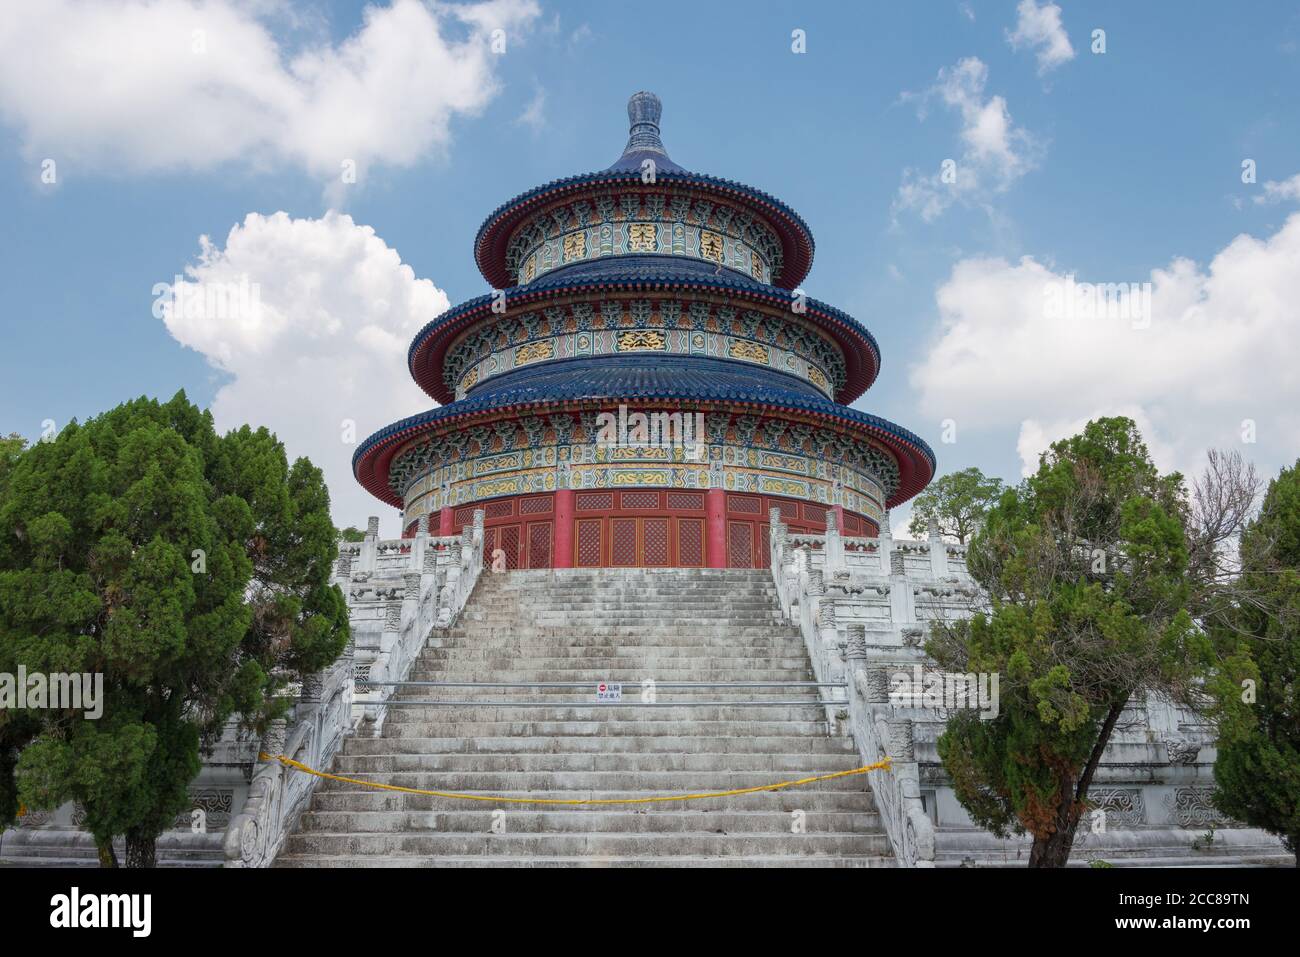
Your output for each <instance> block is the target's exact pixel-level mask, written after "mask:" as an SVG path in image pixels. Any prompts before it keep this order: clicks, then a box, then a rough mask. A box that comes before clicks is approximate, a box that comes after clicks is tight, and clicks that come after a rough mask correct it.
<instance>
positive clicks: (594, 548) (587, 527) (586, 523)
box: [576, 518, 601, 568]
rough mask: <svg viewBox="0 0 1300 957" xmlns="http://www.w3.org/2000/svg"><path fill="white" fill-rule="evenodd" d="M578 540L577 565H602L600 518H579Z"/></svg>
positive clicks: (586, 566) (594, 566) (585, 566)
mask: <svg viewBox="0 0 1300 957" xmlns="http://www.w3.org/2000/svg"><path fill="white" fill-rule="evenodd" d="M577 525H578V533H577V535H576V538H577V541H578V556H577V565H578V566H579V567H580V568H596V567H599V566H600V526H601V521H600V519H598V518H588V519H579V520H578V522H577Z"/></svg>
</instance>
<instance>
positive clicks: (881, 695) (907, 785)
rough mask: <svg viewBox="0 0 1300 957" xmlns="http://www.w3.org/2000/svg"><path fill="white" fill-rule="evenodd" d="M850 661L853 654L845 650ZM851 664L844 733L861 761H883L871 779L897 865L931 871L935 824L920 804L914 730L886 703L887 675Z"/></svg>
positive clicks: (875, 669) (909, 721) (919, 781)
mask: <svg viewBox="0 0 1300 957" xmlns="http://www.w3.org/2000/svg"><path fill="white" fill-rule="evenodd" d="M849 655H850V658H851V659H853V658H854V657H855V656H854V652H853V651H852V649H851V650H850V652H849ZM862 664H864V662H862V661H861V660H852V661H851V665H850V667H851V668H852V671H853V680H852V681H851V682H850V683H849V731H850V733H851V734H852V735H853V741H854V743H855V744H857V746H858V753H859V754H860V755H861V756H862V760H863V761H864V762H865V763H868V764H871V763H874V762H876V761H881V760H883V759H885V758H888V759H889V761H890V767H889V770H888V771H881V772H875V773H873V774H872V776H871V792H872V795H873V796H874V797H875V800H876V809H877V811H879V813H880V820H881V823H882V824H884V827H885V833H886V834H888V835H889V843H890V845H891V847H892V848H893V851H894V859H895V860H897V861H898V863H899V865H900V866H902V867H934V824H933V822H932V821H931V820H930V815H929V814H927V813H926V810H925V802H924V801H922V800H921V772H920V767H919V766H918V764H917V761H916V746H915V740H914V726H913V724H912V721H911V719H909V718H905V717H898V716H895V714H894V708H893V706H892V705H891V704H890V703H889V673H888V671H887V670H885V669H883V668H871V669H868V668H866V667H862V666H861V665H862Z"/></svg>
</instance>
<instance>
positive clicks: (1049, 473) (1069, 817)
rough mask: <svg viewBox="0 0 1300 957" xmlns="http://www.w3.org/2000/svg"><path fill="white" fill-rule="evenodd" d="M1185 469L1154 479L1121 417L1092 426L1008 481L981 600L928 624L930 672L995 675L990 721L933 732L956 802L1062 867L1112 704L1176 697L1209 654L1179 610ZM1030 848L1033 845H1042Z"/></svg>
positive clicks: (980, 555)
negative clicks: (977, 609) (1149, 694)
mask: <svg viewBox="0 0 1300 957" xmlns="http://www.w3.org/2000/svg"><path fill="white" fill-rule="evenodd" d="M1183 511H1184V509H1183V500H1182V488H1181V478H1180V477H1179V476H1178V475H1170V476H1163V477H1162V476H1160V475H1159V474H1158V473H1157V471H1156V469H1155V467H1154V466H1153V465H1152V464H1151V461H1150V459H1149V457H1148V455H1147V451H1146V447H1145V446H1144V445H1143V443H1142V440H1141V437H1140V435H1139V434H1138V432H1137V429H1136V427H1135V426H1134V424H1133V423H1132V422H1131V421H1130V420H1128V419H1122V418H1116V419H1100V420H1097V421H1094V422H1090V423H1088V425H1087V426H1086V428H1085V429H1084V431H1083V432H1082V433H1081V434H1080V435H1077V436H1074V437H1073V438H1070V439H1067V440H1064V441H1061V442H1057V443H1055V444H1054V445H1053V446H1052V448H1051V450H1050V451H1049V452H1048V453H1046V454H1045V455H1044V456H1043V459H1042V461H1041V462H1040V465H1039V468H1038V471H1037V473H1036V474H1035V475H1033V476H1032V477H1030V478H1029V479H1027V480H1026V481H1025V482H1024V483H1023V484H1022V485H1021V486H1019V487H1017V488H1014V489H1008V490H1006V491H1005V492H1004V493H1003V494H1002V496H1001V498H1000V499H999V500H998V502H997V504H996V505H995V506H994V507H993V508H992V509H991V510H990V511H989V513H988V515H987V517H986V519H985V522H984V524H983V525H982V527H981V528H980V530H979V531H978V532H977V533H976V535H975V538H974V540H973V541H972V543H971V547H970V551H969V554H968V559H969V565H970V569H971V573H972V575H973V576H974V577H975V578H976V580H977V581H978V582H979V584H980V585H981V586H982V587H983V588H984V589H985V591H987V593H988V595H989V601H990V608H989V609H988V610H987V611H986V612H982V613H979V614H976V615H975V616H974V617H973V618H971V619H970V620H968V621H961V622H956V623H953V624H951V625H941V626H937V627H936V629H935V631H934V634H933V636H932V638H931V640H930V641H929V643H928V645H927V648H928V650H929V651H930V653H931V655H932V656H933V657H934V658H935V659H936V661H937V662H938V663H939V665H940V666H941V667H944V668H950V669H952V670H956V671H962V672H983V673H997V674H998V675H999V676H1000V682H1001V686H1000V708H999V713H998V715H997V717H996V718H993V719H990V720H980V719H979V717H978V716H977V715H976V714H974V713H973V712H968V713H963V714H961V715H960V716H958V717H957V718H956V719H954V720H952V721H950V722H949V724H948V727H947V730H946V731H945V733H944V734H943V735H942V737H941V738H940V739H939V742H938V748H939V754H940V757H941V758H942V759H943V762H944V766H945V768H946V769H947V771H948V773H949V774H950V775H951V777H952V780H953V786H954V789H955V791H956V793H957V796H958V798H959V799H960V800H961V802H962V804H963V805H964V806H965V807H966V809H967V811H968V812H969V813H970V815H971V818H972V819H973V820H974V821H975V822H976V823H977V824H979V825H981V826H983V827H986V828H988V829H989V830H991V831H993V832H994V833H996V834H999V835H1005V834H1007V833H1009V832H1014V833H1024V832H1029V833H1030V834H1032V835H1033V836H1034V839H1035V856H1034V857H1031V862H1034V861H1035V860H1037V861H1038V863H1043V864H1052V865H1057V864H1063V863H1064V862H1065V859H1066V858H1068V854H1069V848H1070V844H1071V843H1072V841H1073V833H1074V829H1075V827H1076V826H1077V824H1078V820H1079V816H1080V814H1081V813H1082V811H1083V810H1084V809H1085V808H1086V796H1087V788H1088V784H1089V783H1090V781H1091V777H1092V773H1093V770H1094V769H1095V765H1096V762H1097V760H1099V758H1100V755H1101V751H1102V749H1104V747H1105V745H1106V742H1107V740H1108V739H1109V736H1110V732H1111V729H1112V727H1113V725H1114V722H1115V720H1116V719H1117V718H1118V716H1119V713H1120V711H1121V709H1122V708H1123V706H1124V704H1125V703H1126V702H1127V701H1128V700H1129V699H1130V698H1131V697H1133V696H1134V695H1135V694H1137V693H1139V692H1141V691H1144V690H1154V691H1158V692H1162V693H1165V694H1169V695H1172V696H1175V697H1179V698H1183V699H1186V698H1188V697H1189V696H1190V695H1191V694H1192V693H1193V689H1194V687H1195V685H1196V683H1197V681H1198V680H1199V679H1200V678H1202V677H1203V676H1204V675H1205V674H1207V673H1208V672H1209V671H1210V669H1211V667H1212V665H1213V663H1214V655H1213V651H1212V648H1211V646H1210V643H1209V641H1208V639H1207V638H1206V637H1205V636H1204V635H1203V634H1202V633H1201V632H1200V631H1199V630H1198V629H1197V628H1196V627H1195V626H1194V624H1193V622H1192V619H1191V616H1190V615H1189V614H1188V611H1187V598H1188V594H1187V590H1188V585H1187V581H1186V577H1185V571H1186V566H1187V547H1186V540H1185V534H1184V529H1183V523H1182V519H1181V516H1182V514H1183ZM1040 855H1041V856H1040Z"/></svg>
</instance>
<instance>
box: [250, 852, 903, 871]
mask: <svg viewBox="0 0 1300 957" xmlns="http://www.w3.org/2000/svg"><path fill="white" fill-rule="evenodd" d="M275 866H276V867H310V868H323V867H420V868H426V867H439V868H442V867H655V868H661V867H708V868H719V867H726V868H732V867H744V868H753V867H763V868H766V867H782V868H785V867H801V868H802V867H816V868H825V867H835V868H840V867H853V868H859V867H894V866H895V865H894V859H893V858H892V857H888V856H884V855H873V854H837V855H835V856H811V855H804V854H799V855H773V856H763V855H756V854H750V855H746V856H745V857H714V856H712V855H704V856H688V855H682V854H671V855H667V856H664V857H627V856H623V855H605V856H602V855H595V854H584V855H570V856H567V857H565V856H556V857H537V856H534V855H531V854H529V855H525V856H517V857H515V856H506V855H496V854H494V855H492V856H491V857H485V856H484V855H481V854H480V855H473V856H468V857H459V856H451V855H438V856H437V857H419V856H414V855H413V856H410V857H380V858H373V857H369V856H366V857H355V856H323V855H312V854H282V855H281V856H280V857H279V858H277V859H276V862H275Z"/></svg>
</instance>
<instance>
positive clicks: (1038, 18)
mask: <svg viewBox="0 0 1300 957" xmlns="http://www.w3.org/2000/svg"><path fill="white" fill-rule="evenodd" d="M1016 14H1017V19H1016V28H1015V30H1008V31H1007V42H1008V43H1010V44H1011V48H1012V49H1013V50H1019V49H1020V48H1021V47H1029V48H1031V49H1032V50H1034V51H1035V56H1036V57H1037V59H1038V75H1039V76H1043V75H1044V74H1047V73H1050V72H1051V71H1052V70H1055V69H1056V68H1057V67H1059V66H1060V65H1061V64H1063V63H1069V62H1070V61H1071V60H1073V59H1074V47H1073V46H1071V45H1070V37H1069V35H1068V34H1067V33H1066V32H1065V27H1064V26H1062V25H1061V8H1060V7H1058V6H1057V5H1056V4H1054V3H1045V4H1043V5H1042V6H1041V7H1040V6H1039V5H1038V4H1037V3H1035V2H1034V0H1020V5H1019V6H1017V7H1016Z"/></svg>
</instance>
